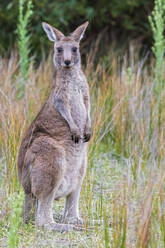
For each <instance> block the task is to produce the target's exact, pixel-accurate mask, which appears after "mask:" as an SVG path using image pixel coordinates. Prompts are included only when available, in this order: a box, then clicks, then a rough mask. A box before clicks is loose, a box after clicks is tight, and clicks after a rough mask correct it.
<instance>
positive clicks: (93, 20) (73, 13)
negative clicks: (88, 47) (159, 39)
mask: <svg viewBox="0 0 165 248" xmlns="http://www.w3.org/2000/svg"><path fill="white" fill-rule="evenodd" d="M152 9H153V0H145V1H144V0H133V1H130V0H122V1H120V0H111V1H109V0H98V1H91V0H90V1H89V0H88V1H87V0H85V1H84V0H70V1H67V0H56V1H51V0H42V1H36V0H33V10H34V13H35V15H33V16H32V25H31V27H30V28H29V30H30V32H31V33H32V34H33V35H32V36H31V50H32V54H33V56H34V53H37V56H38V57H40V58H41V54H42V55H43V54H45V53H46V51H48V48H49V45H48V42H47V38H46V36H44V35H43V30H42V27H41V22H42V21H46V22H48V23H50V24H52V25H55V26H56V27H57V28H59V29H61V30H62V31H64V32H68V30H74V28H75V27H76V26H78V25H79V24H81V23H83V22H84V21H86V20H89V22H90V26H89V28H88V36H89V37H90V39H95V36H96V35H97V33H98V32H99V31H100V30H101V29H104V28H105V27H107V29H106V30H107V33H106V36H112V39H113V40H114V38H115V36H116V37H117V39H120V42H121V43H123V42H125V40H126V39H127V37H128V36H129V38H130V39H131V38H137V37H141V39H143V40H144V41H146V40H147V41H148V42H149V44H150V45H151V36H152V33H151V31H150V26H149V23H148V20H147V16H148V15H149V14H150V13H151V11H152ZM18 15H19V8H18V0H12V1H11V0H9V1H1V3H0V30H1V42H0V54H3V55H4V54H5V55H6V54H7V53H8V54H10V52H11V50H12V48H13V47H14V46H15V45H16V43H17V33H16V29H17V20H18ZM112 39H111V40H112Z"/></svg>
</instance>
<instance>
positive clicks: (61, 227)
mask: <svg viewBox="0 0 165 248" xmlns="http://www.w3.org/2000/svg"><path fill="white" fill-rule="evenodd" d="M44 228H45V229H46V230H49V231H58V232H72V231H74V230H76V231H81V230H82V228H79V227H76V226H74V225H71V224H59V223H55V222H53V223H48V224H45V225H44Z"/></svg>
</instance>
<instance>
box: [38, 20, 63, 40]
mask: <svg viewBox="0 0 165 248" xmlns="http://www.w3.org/2000/svg"><path fill="white" fill-rule="evenodd" d="M42 27H43V29H44V30H45V32H46V34H47V36H48V38H49V40H51V41H54V42H55V41H58V40H60V39H61V38H62V37H64V35H63V33H61V32H60V31H59V30H58V29H56V28H54V27H52V26H51V25H49V24H48V23H46V22H42Z"/></svg>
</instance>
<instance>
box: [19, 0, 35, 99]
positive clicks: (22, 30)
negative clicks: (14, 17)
mask: <svg viewBox="0 0 165 248" xmlns="http://www.w3.org/2000/svg"><path fill="white" fill-rule="evenodd" d="M24 4H25V0H19V22H18V28H17V30H18V50H19V57H20V72H21V81H20V82H19V85H18V95H17V96H18V97H19V98H21V97H22V96H23V95H24V93H25V92H24V91H25V84H26V82H27V79H28V70H29V52H30V48H29V40H30V35H29V34H28V29H27V28H28V23H29V19H30V17H31V15H32V13H33V12H32V2H31V0H30V1H28V2H27V10H26V12H25V14H24Z"/></svg>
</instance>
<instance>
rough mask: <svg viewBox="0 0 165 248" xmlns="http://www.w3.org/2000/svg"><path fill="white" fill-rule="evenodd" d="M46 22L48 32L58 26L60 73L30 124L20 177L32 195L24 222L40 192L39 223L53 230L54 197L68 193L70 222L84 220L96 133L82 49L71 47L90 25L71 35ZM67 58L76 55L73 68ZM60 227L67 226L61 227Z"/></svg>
mask: <svg viewBox="0 0 165 248" xmlns="http://www.w3.org/2000/svg"><path fill="white" fill-rule="evenodd" d="M45 25H46V28H49V29H48V32H50V29H51V31H52V30H53V31H52V32H54V34H53V38H54V35H55V37H56V39H57V40H56V41H55V53H54V64H55V68H56V76H55V78H54V81H53V87H52V90H51V93H50V96H49V98H48V100H47V101H46V102H45V104H44V106H43V107H42V109H41V111H40V112H39V114H38V115H37V117H36V118H35V120H34V121H33V122H32V124H31V126H30V127H29V128H28V130H27V132H26V134H25V137H24V139H23V141H22V144H21V146H20V150H19V156H18V176H19V181H20V183H21V184H22V186H23V188H24V191H25V195H26V196H27V197H25V213H24V214H25V216H24V218H25V221H28V219H29V213H30V207H29V206H30V203H29V199H30V196H31V199H34V197H35V198H36V199H37V201H38V205H37V206H36V216H35V222H36V225H38V226H41V225H47V224H50V223H51V229H55V230H56V229H58V228H57V225H55V224H54V225H53V228H52V222H53V218H52V202H53V200H54V199H59V198H61V197H66V206H65V212H64V220H65V221H66V220H67V218H68V219H69V220H70V219H71V221H70V222H73V223H75V220H76V222H77V221H80V218H79V214H78V209H77V208H78V200H79V193H80V189H81V185H82V181H83V178H84V176H85V171H86V161H87V143H86V142H87V141H88V140H89V139H90V134H91V124H90V116H89V112H90V102H89V88H88V84H87V82H86V78H85V76H84V74H83V72H82V70H81V67H80V55H79V51H77V52H76V53H75V52H73V51H72V47H73V46H74V47H75V46H76V47H77V48H78V47H79V42H78V41H77V39H78V36H79V37H80V35H82V32H84V29H85V28H86V26H87V24H84V28H83V27H82V26H83V25H82V26H80V27H81V30H79V28H78V29H77V30H75V34H74V33H72V35H71V36H70V37H65V36H64V35H63V34H62V33H61V32H60V31H58V30H57V29H55V28H53V29H52V27H51V26H50V25H48V24H45ZM46 32H47V30H46ZM58 32H59V33H58ZM50 35H52V34H50ZM74 35H75V37H76V38H75V39H74ZM48 37H49V33H48ZM51 40H52V37H51ZM58 46H60V47H62V49H63V52H62V54H56V53H57V51H56V48H57V47H58ZM65 56H66V57H67V58H65ZM65 59H67V60H68V59H70V60H71V64H70V66H69V67H68V66H67V67H66V66H65ZM26 199H28V200H26ZM27 201H28V202H27ZM32 202H34V200H33V201H32ZM27 206H28V207H27ZM58 227H59V225H58ZM49 228H50V227H49ZM60 228H61V227H60ZM60 230H67V228H66V226H62V229H60Z"/></svg>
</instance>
